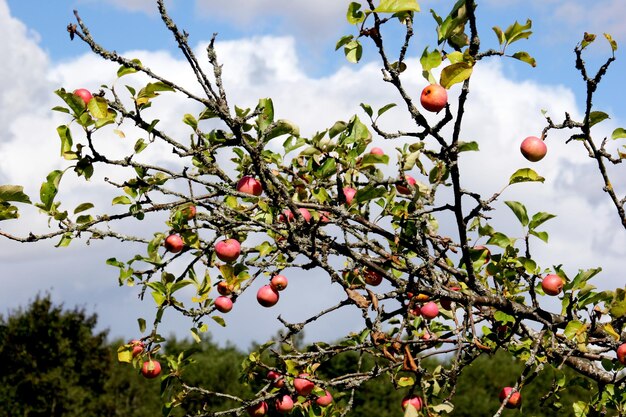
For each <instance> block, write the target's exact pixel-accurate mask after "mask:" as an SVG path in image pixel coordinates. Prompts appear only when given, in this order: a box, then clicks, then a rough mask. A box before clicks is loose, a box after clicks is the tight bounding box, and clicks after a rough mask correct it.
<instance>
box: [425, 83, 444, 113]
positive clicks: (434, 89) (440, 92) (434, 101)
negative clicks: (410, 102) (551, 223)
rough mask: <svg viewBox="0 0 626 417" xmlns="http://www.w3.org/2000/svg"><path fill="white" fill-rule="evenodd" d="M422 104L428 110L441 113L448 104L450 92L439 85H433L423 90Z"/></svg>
mask: <svg viewBox="0 0 626 417" xmlns="http://www.w3.org/2000/svg"><path fill="white" fill-rule="evenodd" d="M420 103H422V107H424V108H425V109H426V110H428V111H431V112H434V113H439V112H440V111H441V109H443V108H444V107H446V104H448V92H447V91H446V89H445V88H443V87H442V86H440V85H439V84H431V85H428V86H426V87H425V88H424V89H423V90H422V95H421V96H420Z"/></svg>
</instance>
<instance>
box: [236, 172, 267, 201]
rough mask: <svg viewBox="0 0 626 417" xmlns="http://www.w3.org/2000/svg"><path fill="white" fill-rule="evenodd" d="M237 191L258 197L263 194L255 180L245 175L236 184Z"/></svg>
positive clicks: (260, 186) (261, 188)
mask: <svg viewBox="0 0 626 417" xmlns="http://www.w3.org/2000/svg"><path fill="white" fill-rule="evenodd" d="M237 191H239V192H240V193H245V194H250V195H254V196H257V197H258V196H260V195H261V194H262V193H263V186H262V185H261V183H260V182H259V181H258V180H257V179H256V178H254V177H251V176H249V175H246V176H244V177H241V179H240V180H239V182H238V183H237Z"/></svg>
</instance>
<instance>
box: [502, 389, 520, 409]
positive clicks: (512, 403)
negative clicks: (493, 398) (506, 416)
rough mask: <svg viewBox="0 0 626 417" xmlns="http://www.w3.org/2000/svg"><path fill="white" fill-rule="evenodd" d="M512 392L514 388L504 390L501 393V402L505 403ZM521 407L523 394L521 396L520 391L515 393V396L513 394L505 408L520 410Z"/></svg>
mask: <svg viewBox="0 0 626 417" xmlns="http://www.w3.org/2000/svg"><path fill="white" fill-rule="evenodd" d="M511 391H513V388H512V387H504V388H502V391H500V402H502V401H504V399H505V398H506V397H508V396H509V393H510V392H511ZM520 405H522V394H520V393H519V392H518V391H515V392H514V393H513V394H511V397H510V398H509V400H508V401H507V402H506V404H505V405H504V406H505V407H506V408H519V406H520Z"/></svg>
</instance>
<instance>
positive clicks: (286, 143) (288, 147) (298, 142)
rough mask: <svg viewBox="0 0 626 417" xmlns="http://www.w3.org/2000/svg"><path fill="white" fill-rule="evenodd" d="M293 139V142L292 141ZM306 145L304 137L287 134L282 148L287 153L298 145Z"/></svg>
mask: <svg viewBox="0 0 626 417" xmlns="http://www.w3.org/2000/svg"><path fill="white" fill-rule="evenodd" d="M294 139H296V140H295V142H294ZM303 145H306V139H304V138H301V137H298V138H296V137H295V136H289V137H288V138H287V140H285V141H284V142H283V148H284V149H285V154H288V153H289V152H291V151H293V150H295V149H298V148H299V147H301V146H303Z"/></svg>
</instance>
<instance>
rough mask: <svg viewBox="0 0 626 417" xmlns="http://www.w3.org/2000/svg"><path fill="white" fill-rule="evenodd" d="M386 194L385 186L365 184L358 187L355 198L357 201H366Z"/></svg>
mask: <svg viewBox="0 0 626 417" xmlns="http://www.w3.org/2000/svg"><path fill="white" fill-rule="evenodd" d="M386 194H387V190H386V189H385V187H373V186H371V185H366V186H365V187H363V188H360V189H359V190H358V191H357V192H356V194H355V196H354V197H355V199H356V201H357V203H359V204H360V203H364V202H366V201H370V200H373V199H375V198H380V197H383V196H385V195H386Z"/></svg>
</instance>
